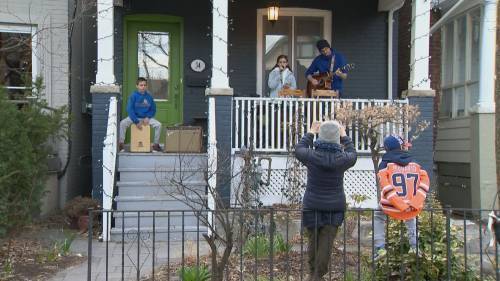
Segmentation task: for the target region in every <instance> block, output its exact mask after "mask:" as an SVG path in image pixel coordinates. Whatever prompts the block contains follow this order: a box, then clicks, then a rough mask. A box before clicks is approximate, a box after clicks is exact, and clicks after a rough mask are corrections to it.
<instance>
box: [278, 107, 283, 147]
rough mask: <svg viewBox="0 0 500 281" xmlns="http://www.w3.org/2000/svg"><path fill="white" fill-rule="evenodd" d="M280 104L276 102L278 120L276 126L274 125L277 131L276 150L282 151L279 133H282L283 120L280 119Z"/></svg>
mask: <svg viewBox="0 0 500 281" xmlns="http://www.w3.org/2000/svg"><path fill="white" fill-rule="evenodd" d="M281 104H282V102H281V101H278V118H277V119H278V120H277V124H276V127H277V128H276V130H277V131H278V147H277V149H278V150H281V149H282V148H281V132H282V130H281V125H282V121H283V119H282V117H281Z"/></svg>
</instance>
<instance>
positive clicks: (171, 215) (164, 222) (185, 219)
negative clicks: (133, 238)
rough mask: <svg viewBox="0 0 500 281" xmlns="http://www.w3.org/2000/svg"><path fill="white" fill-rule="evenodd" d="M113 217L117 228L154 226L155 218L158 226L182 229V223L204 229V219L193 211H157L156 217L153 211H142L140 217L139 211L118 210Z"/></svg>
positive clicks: (204, 214) (189, 227)
mask: <svg viewBox="0 0 500 281" xmlns="http://www.w3.org/2000/svg"><path fill="white" fill-rule="evenodd" d="M201 215H202V216H206V212H202V214H201ZM113 217H114V218H115V227H116V228H117V229H122V226H124V227H125V228H137V226H138V225H140V226H141V229H142V228H147V227H152V226H153V220H154V225H155V227H156V228H158V227H167V228H168V227H170V228H173V229H177V228H180V229H181V231H182V225H184V227H185V228H186V227H188V229H192V228H193V227H195V228H197V227H198V226H199V228H200V229H204V228H205V226H204V225H203V220H199V219H198V217H196V216H195V214H194V213H193V212H175V211H172V212H155V214H154V219H153V213H152V212H141V213H140V218H138V217H139V213H137V212H127V213H122V212H116V213H114V215H113Z"/></svg>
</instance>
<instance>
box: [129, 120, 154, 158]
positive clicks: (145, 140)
mask: <svg viewBox="0 0 500 281" xmlns="http://www.w3.org/2000/svg"><path fill="white" fill-rule="evenodd" d="M130 152H151V131H150V127H149V125H148V126H144V125H143V126H142V129H141V130H139V128H137V126H136V125H135V124H132V126H130Z"/></svg>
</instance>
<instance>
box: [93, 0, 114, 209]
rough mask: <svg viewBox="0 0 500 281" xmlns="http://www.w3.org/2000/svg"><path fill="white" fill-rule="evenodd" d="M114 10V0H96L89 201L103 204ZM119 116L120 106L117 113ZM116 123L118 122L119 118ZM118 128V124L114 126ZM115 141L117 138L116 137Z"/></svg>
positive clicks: (111, 87)
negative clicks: (94, 200)
mask: <svg viewBox="0 0 500 281" xmlns="http://www.w3.org/2000/svg"><path fill="white" fill-rule="evenodd" d="M113 14H114V6H113V0H97V13H96V21H97V37H96V39H95V40H96V43H97V73H96V77H95V84H94V85H92V86H91V87H90V93H91V94H92V197H93V198H95V199H97V200H102V199H103V196H106V195H104V193H103V172H102V170H103V148H104V145H103V142H104V139H105V137H106V128H107V124H108V110H109V105H110V98H112V97H116V98H117V99H118V100H120V98H119V96H120V93H121V88H120V86H119V85H117V84H116V80H115V72H114V45H113V44H114V20H113V17H114V15H113ZM117 112H120V102H119V103H118V111H117ZM118 119H119V118H118ZM116 126H117V124H116ZM115 137H116V138H117V136H115Z"/></svg>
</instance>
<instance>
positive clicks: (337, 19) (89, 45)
mask: <svg viewBox="0 0 500 281" xmlns="http://www.w3.org/2000/svg"><path fill="white" fill-rule="evenodd" d="M271 2H272V1H263V0H259V1H228V0H212V1H209V0H207V1H198V2H196V5H193V4H192V3H188V2H175V3H174V2H168V1H167V2H165V1H160V0H143V1H135V0H123V1H112V0H98V1H97V3H96V6H95V7H94V8H93V9H95V10H94V11H91V12H89V13H88V15H92V14H93V15H94V17H85V19H88V20H89V21H88V22H86V23H82V26H81V29H80V30H79V35H77V36H75V38H82V39H81V40H80V41H78V40H74V41H72V43H73V50H74V53H78V57H79V60H80V61H79V62H81V65H78V66H79V67H80V68H81V70H80V72H79V73H85V75H89V74H90V76H85V79H83V78H82V80H81V81H82V82H81V83H82V84H80V85H79V86H76V85H72V86H73V87H77V88H78V87H80V88H81V93H82V96H85V97H86V100H85V102H86V103H87V104H88V105H87V106H85V108H89V109H90V113H91V115H92V129H91V134H92V194H93V196H94V197H96V198H99V199H101V200H102V201H103V206H104V208H105V209H111V208H113V209H117V210H153V209H154V210H160V209H163V210H164V209H172V208H174V209H175V208H181V209H182V208H186V206H185V205H183V204H181V203H180V202H178V201H177V200H175V198H172V197H171V196H169V195H168V193H166V191H165V189H166V188H167V189H168V188H169V187H168V184H165V182H168V179H167V181H164V182H163V183H160V182H159V181H158V170H159V169H160V170H161V173H162V175H166V174H168V173H172V172H174V170H175V169H176V167H175V165H178V164H179V163H178V161H179V159H180V156H183V157H185V158H186V157H187V158H190V159H195V160H196V161H199V162H204V163H205V167H206V163H207V162H208V163H210V165H209V167H208V170H209V171H213V172H217V173H216V174H217V178H216V179H215V178H213V180H212V181H210V182H209V184H210V185H214V186H217V189H218V190H219V192H220V194H221V195H222V196H223V197H224V198H226V200H229V198H231V196H234V195H235V194H234V191H233V190H232V188H234V187H232V184H233V185H234V182H233V183H231V181H227V178H228V177H230V176H231V173H232V171H233V172H234V169H237V168H234V169H233V168H232V167H239V166H240V165H241V163H242V161H243V160H242V159H241V150H242V149H245V148H248V147H250V146H251V147H253V149H254V150H255V152H256V156H257V158H258V159H259V158H263V159H264V158H265V157H268V158H271V159H272V164H271V165H270V167H268V166H269V165H268V164H267V163H265V162H264V161H262V162H263V168H264V169H265V168H270V169H271V182H274V183H275V185H274V187H273V185H272V184H271V187H270V188H267V189H266V190H265V192H264V191H263V193H264V194H261V198H262V200H263V201H264V204H266V205H271V204H273V203H279V202H281V201H282V200H284V199H283V198H284V196H283V193H282V191H281V189H280V185H282V184H283V178H284V175H285V174H286V172H287V171H288V170H289V169H290V167H289V166H288V165H289V164H288V163H289V160H290V156H289V155H290V154H289V148H290V147H291V146H292V145H293V142H294V138H293V137H292V136H291V132H290V130H288V129H287V128H289V127H290V124H291V123H292V122H294V120H295V118H297V114H298V113H297V112H300V116H301V118H302V119H301V120H302V121H303V122H304V124H303V125H302V126H301V128H298V130H299V133H302V132H303V131H304V130H305V129H306V127H307V126H308V125H309V124H310V122H312V121H313V120H314V119H321V118H322V117H323V116H327V115H328V114H331V113H332V111H333V110H334V106H335V103H338V102H340V101H338V100H332V99H319V100H318V99H316V100H313V99H293V98H278V99H272V98H268V97H266V96H267V92H268V89H267V83H266V81H267V75H268V73H269V70H270V69H271V67H272V66H273V65H274V63H275V61H276V56H277V55H278V54H281V53H283V54H287V55H288V57H289V60H290V64H291V66H292V69H293V70H294V74H295V76H296V79H297V81H298V86H299V88H302V89H303V88H305V77H304V71H305V69H306V68H307V67H308V65H309V64H310V62H311V61H312V59H313V58H314V57H315V56H316V55H317V54H318V51H317V50H316V47H315V43H316V41H317V40H318V39H321V38H326V39H327V40H329V41H330V42H332V46H333V48H334V49H336V50H338V51H340V52H342V53H343V54H344V55H345V57H346V58H347V61H348V62H352V63H355V64H356V68H355V69H354V70H352V71H351V72H350V73H349V78H348V79H347V80H346V81H345V85H344V87H345V95H344V101H352V102H353V104H354V105H355V106H356V107H357V108H361V107H364V106H378V105H383V104H390V103H395V102H396V103H409V104H415V105H419V107H420V109H421V111H422V115H421V118H422V119H424V120H428V121H429V122H431V123H433V122H434V110H433V108H434V90H433V89H432V88H431V84H430V80H429V59H428V57H429V36H428V34H429V28H430V22H431V21H430V18H431V17H430V13H429V12H428V11H430V9H431V3H430V1H425V0H417V1H413V2H412V3H410V1H406V2H407V5H410V4H411V5H410V7H411V13H412V15H413V18H414V20H413V21H412V25H411V31H410V30H408V31H407V32H406V33H408V34H409V37H410V38H411V40H412V42H413V44H411V45H410V46H408V45H407V46H406V49H408V50H409V52H408V51H407V53H409V54H410V56H409V57H408V58H406V57H404V58H402V57H401V55H400V54H399V53H400V52H403V50H402V49H401V48H400V46H401V44H400V40H399V37H400V34H402V32H400V30H401V29H402V27H401V26H400V23H399V22H400V21H398V20H397V19H398V16H399V9H400V8H401V7H402V6H403V4H405V1H403V0H370V1H362V4H360V3H359V2H355V1H347V0H341V1H320V2H311V1H296V0H283V1H279V7H280V9H279V18H278V20H277V21H276V22H270V21H269V20H268V17H267V16H268V15H267V8H268V6H269V5H270V4H271ZM272 3H274V2H272ZM408 3H410V4H408ZM415 15H416V16H415ZM404 28H406V26H405V27H404ZM403 33H404V32H403ZM76 47H79V48H76ZM76 49H79V50H76ZM404 51H406V50H404ZM403 53H404V52H403ZM401 60H407V62H401ZM404 63H406V64H407V65H408V64H409V65H411V66H412V67H411V69H406V68H401V69H400V65H401V64H404ZM83 64H85V65H83ZM75 70H76V69H75ZM93 71H95V76H94V75H93ZM402 71H407V72H408V78H407V80H406V81H403V82H401V81H399V73H400V72H402ZM82 75H83V74H82ZM137 76H146V77H147V78H148V79H149V81H150V83H149V86H150V90H151V92H152V93H153V95H154V97H155V99H156V102H157V104H158V113H157V117H158V119H159V120H160V121H161V122H162V123H163V125H164V126H165V127H169V126H174V125H176V124H184V125H198V126H202V127H203V128H204V132H205V133H206V135H207V136H206V138H205V141H204V143H205V144H206V148H207V152H202V153H197V154H190V155H189V156H187V155H185V154H182V153H156V154H150V153H136V154H133V153H126V152H125V153H118V154H117V153H116V137H117V136H116V134H117V123H118V121H119V120H120V119H121V118H123V117H124V116H125V114H126V113H125V110H124V107H125V105H126V101H127V98H128V95H129V94H130V93H131V92H132V90H133V89H134V87H135V80H136V78H137ZM90 84H92V85H91V86H90ZM89 86H90V88H89ZM400 88H401V89H403V90H404V94H403V93H401V91H399V89H400ZM89 92H90V94H89V95H86V94H87V93H89ZM403 96H404V98H403ZM278 119H279V120H281V122H278ZM280 123H281V124H280ZM286 124H288V125H286ZM391 132H398V133H404V128H402V127H397V126H386V127H385V128H384V133H391ZM350 134H351V136H352V137H353V139H354V140H355V143H356V147H357V149H358V151H359V155H360V156H359V160H358V163H357V164H356V166H355V167H354V168H353V169H352V170H351V171H349V173H348V175H347V176H346V191H347V193H348V194H359V193H361V194H367V195H369V196H370V197H371V199H370V200H367V201H366V202H365V203H364V206H374V204H376V203H375V201H376V199H375V198H374V197H375V196H376V187H375V180H374V175H373V165H372V163H371V159H370V157H369V149H368V147H367V144H365V143H363V141H362V140H359V138H358V137H357V136H358V135H357V132H356V130H351V131H350ZM162 139H164V136H162ZM433 139H434V131H433V130H427V131H425V132H424V133H423V134H422V135H421V136H420V137H419V138H418V139H417V140H416V141H415V143H414V144H413V150H414V152H415V155H416V157H417V160H418V161H419V162H421V163H422V164H423V166H424V167H425V168H426V169H427V170H428V171H429V172H430V173H431V174H432V171H433V146H432V143H433ZM163 142H164V141H162V143H163ZM228 159H230V160H231V161H228ZM214 160H215V161H214ZM176 161H177V162H176ZM177 168H178V167H177ZM205 172H206V171H203V173H202V174H201V175H193V177H192V178H191V182H190V183H189V184H192V185H195V186H199V188H200V190H205V185H206V183H205V182H203V178H204V177H203V175H204V173H205ZM303 176H305V173H304V174H303ZM115 179H116V180H117V181H115ZM162 184H163V186H160V185H162ZM120 216H123V217H121V219H118V220H115V225H114V226H115V228H113V229H111V234H113V233H114V232H113V230H115V232H116V233H121V232H120V231H121V227H125V228H126V231H128V230H130V229H133V228H134V227H137V226H136V224H137V213H127V214H116V215H115V219H116V218H119V217H120ZM142 216H146V217H148V216H151V214H150V213H144V214H142ZM108 219H109V218H108V217H107V216H106V217H105V218H104V220H105V222H107V221H108ZM157 219H158V220H157V222H158V225H160V224H162V223H165V220H164V219H165V218H161V217H160V215H159V217H157ZM161 219H163V221H162V220H161ZM151 221H152V220H151V218H150V217H149V218H144V219H141V230H144V229H151ZM177 222H179V221H177ZM185 223H186V227H187V228H183V230H187V231H189V229H188V228H189V227H191V230H193V227H195V225H193V223H194V221H191V220H187V221H186V222H185ZM190 223H191V225H190ZM123 224H125V225H123ZM105 225H106V223H105ZM157 227H158V226H157ZM116 228H120V229H116ZM179 229H180V228H179ZM157 231H160V232H161V231H163V232H165V231H166V230H165V228H163V229H161V228H157ZM105 234H106V231H105ZM105 238H107V237H105Z"/></svg>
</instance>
